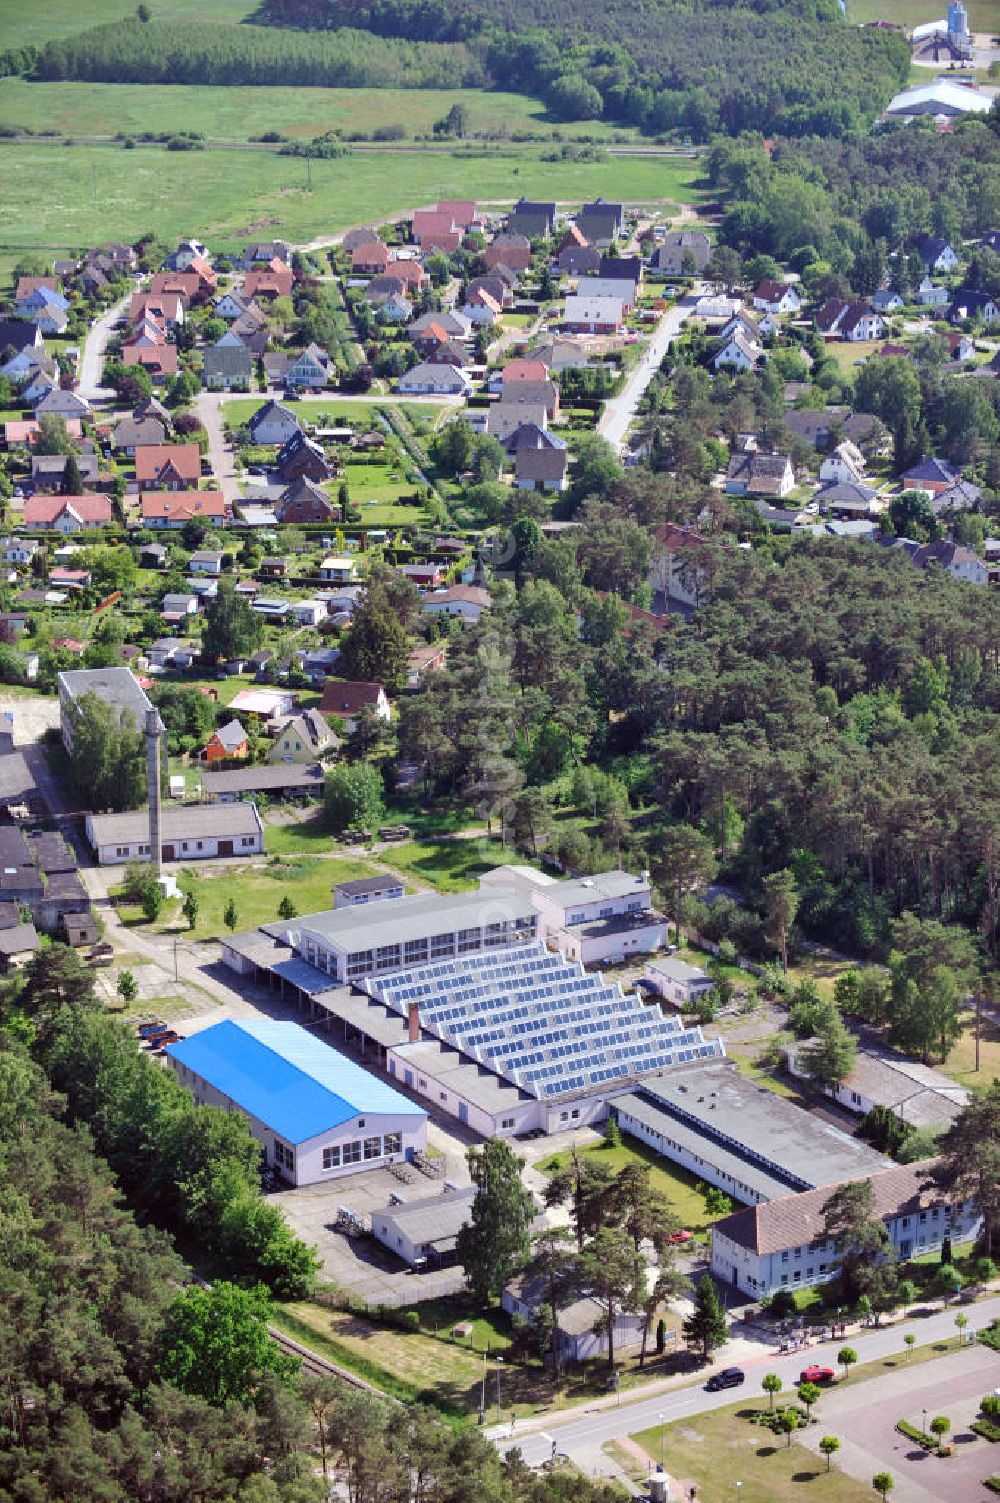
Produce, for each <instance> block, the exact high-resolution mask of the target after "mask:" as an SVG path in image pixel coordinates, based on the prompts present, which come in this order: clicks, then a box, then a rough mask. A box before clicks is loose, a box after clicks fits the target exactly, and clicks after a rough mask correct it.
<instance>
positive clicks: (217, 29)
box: [35, 21, 483, 89]
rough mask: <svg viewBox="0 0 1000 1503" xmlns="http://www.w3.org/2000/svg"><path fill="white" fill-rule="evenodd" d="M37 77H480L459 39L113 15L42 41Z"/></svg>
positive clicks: (430, 81) (204, 80)
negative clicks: (179, 23) (115, 18)
mask: <svg viewBox="0 0 1000 1503" xmlns="http://www.w3.org/2000/svg"><path fill="white" fill-rule="evenodd" d="M35 76H36V77H37V78H40V79H58V78H74V79H85V80H87V81H89V82H91V83H173V84H176V83H186V84H215V85H219V84H221V85H267V84H281V85H287V84H297V85H299V86H300V87H303V88H306V87H323V88H353V89H358V88H397V89H407V88H411V89H445V88H448V89H453V88H456V87H472V86H475V85H476V84H481V83H482V82H483V72H482V68H481V66H480V64H479V63H478V62H477V60H476V59H475V58H474V57H473V56H472V55H471V53H470V52H469V51H468V50H467V48H465V47H464V46H462V45H460V44H459V45H449V44H432V43H422V42H409V41H405V40H397V39H388V40H387V39H383V38H381V37H376V36H373V35H372V34H371V33H370V32H366V31H360V30H355V31H352V30H348V29H346V28H345V29H344V30H341V31H338V32H336V33H329V32H328V33H324V34H320V35H308V34H305V33H303V32H295V31H284V32H278V31H275V30H273V29H271V28H269V27H259V26H213V25H208V24H205V25H194V26H183V27H176V26H168V25H161V24H157V23H156V22H151V23H149V24H147V25H143V24H142V23H141V22H139V21H120V22H115V24H114V25H112V26H97V27H95V28H94V29H93V30H92V31H86V32H83V33H81V34H80V35H78V36H74V37H67V38H63V39H61V40H57V41H52V42H49V43H47V44H46V45H45V46H44V47H43V48H42V49H41V51H40V52H39V55H38V59H37V62H36V65H35Z"/></svg>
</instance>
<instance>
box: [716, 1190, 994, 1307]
mask: <svg viewBox="0 0 1000 1503" xmlns="http://www.w3.org/2000/svg"><path fill="white" fill-rule="evenodd" d="M933 1162H934V1161H933V1160H926V1161H924V1162H921V1163H918V1164H887V1165H886V1166H885V1167H883V1168H882V1169H877V1170H875V1171H874V1172H872V1173H869V1174H867V1175H865V1176H861V1175H858V1174H855V1175H852V1176H851V1178H853V1179H857V1178H862V1177H864V1178H866V1179H867V1180H868V1183H869V1184H870V1185H871V1187H872V1189H873V1190H874V1191H875V1210H876V1214H877V1215H878V1216H880V1217H881V1219H882V1220H883V1221H884V1222H885V1225H886V1227H887V1229H888V1232H889V1238H890V1241H891V1242H892V1245H893V1246H894V1247H895V1249H896V1251H897V1253H898V1254H899V1257H900V1258H901V1259H902V1260H904V1261H905V1260H906V1259H908V1258H914V1257H920V1256H922V1255H924V1254H926V1253H932V1252H935V1251H937V1250H938V1249H939V1248H940V1247H941V1244H942V1242H943V1241H944V1238H945V1237H946V1236H948V1237H950V1238H951V1239H952V1242H953V1243H960V1242H968V1241H969V1240H970V1239H971V1238H973V1237H974V1236H975V1235H976V1234H977V1232H978V1230H979V1227H980V1225H981V1223H982V1218H981V1216H980V1215H979V1212H978V1211H977V1210H976V1208H975V1205H974V1203H973V1202H972V1201H968V1200H966V1201H960V1202H958V1203H957V1204H956V1205H949V1204H948V1201H947V1197H946V1196H945V1195H944V1194H942V1192H941V1191H939V1190H932V1189H927V1188H926V1184H927V1180H928V1170H929V1169H930V1168H931V1165H932V1164H933ZM834 1188H835V1186H834V1185H832V1184H826V1185H824V1186H823V1187H822V1188H820V1189H815V1190H809V1191H805V1192H802V1193H800V1194H797V1195H783V1196H780V1197H778V1198H776V1199H774V1200H770V1201H768V1202H766V1203H765V1204H762V1205H754V1206H750V1207H748V1208H747V1209H745V1210H742V1211H735V1212H734V1213H733V1214H732V1215H731V1216H726V1217H724V1218H723V1219H722V1220H721V1221H717V1222H716V1224H715V1226H714V1227H713V1228H712V1262H711V1267H712V1272H713V1273H714V1274H715V1276H716V1278H717V1279H720V1280H721V1281H722V1282H724V1283H726V1284H729V1285H731V1287H732V1288H734V1289H739V1290H740V1291H741V1292H742V1293H743V1294H745V1295H747V1296H748V1297H749V1298H750V1299H753V1300H762V1299H766V1298H767V1297H768V1296H769V1295H772V1294H774V1293H775V1292H776V1291H777V1290H779V1289H789V1290H795V1289H806V1288H809V1287H810V1286H812V1285H814V1284H825V1283H828V1282H829V1281H830V1280H831V1279H834V1278H836V1276H837V1273H838V1271H839V1266H840V1265H839V1259H838V1257H837V1252H836V1249H835V1248H834V1246H833V1244H832V1242H830V1241H829V1240H828V1239H827V1237H826V1235H825V1230H824V1217H823V1206H824V1205H825V1204H826V1202H827V1201H828V1200H829V1198H830V1196H831V1194H832V1193H833V1190H834Z"/></svg>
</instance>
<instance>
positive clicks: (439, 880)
mask: <svg viewBox="0 0 1000 1503" xmlns="http://www.w3.org/2000/svg"><path fill="white" fill-rule="evenodd" d="M510 857H511V851H510V847H509V846H508V847H507V848H506V849H505V848H504V847H503V846H502V845H501V844H500V842H499V840H487V839H486V838H485V837H482V838H479V837H477V838H474V839H472V840H444V841H430V840H409V841H407V842H406V844H405V845H397V846H392V847H391V848H390V849H388V850H386V851H385V852H384V859H385V861H386V863H387V865H389V866H392V867H393V868H394V869H395V870H396V871H399V872H400V873H402V875H403V876H404V877H405V876H413V877H415V878H416V879H417V880H418V881H419V882H422V883H429V884H430V886H432V887H436V888H438V889H439V890H440V891H441V892H464V891H465V890H466V889H467V888H469V887H475V885H476V882H477V880H478V878H479V877H480V876H481V875H482V873H483V872H487V871H492V870H493V868H494V867H495V866H500V865H501V864H502V863H503V862H504V861H509V860H510Z"/></svg>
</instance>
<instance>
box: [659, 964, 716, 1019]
mask: <svg viewBox="0 0 1000 1503" xmlns="http://www.w3.org/2000/svg"><path fill="white" fill-rule="evenodd" d="M645 979H646V980H647V981H648V982H649V984H650V986H655V988H656V990H657V992H658V993H659V995H660V996H661V997H663V998H665V999H666V1001H668V1002H672V1003H674V1005H675V1006H676V1007H681V1008H689V1007H694V1005H695V1004H696V1003H697V1002H698V1000H699V998H701V997H705V996H707V995H708V993H709V992H710V991H711V990H712V988H713V987H714V985H715V983H714V981H713V980H712V978H711V976H710V975H709V974H708V972H707V971H704V970H702V968H701V966H699V965H688V964H687V963H686V962H685V961H683V960H678V959H677V958H676V956H674V955H667V956H664V957H663V958H662V959H656V960H648V961H647V962H646V970H645Z"/></svg>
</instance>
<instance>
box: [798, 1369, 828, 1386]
mask: <svg viewBox="0 0 1000 1503" xmlns="http://www.w3.org/2000/svg"><path fill="white" fill-rule="evenodd" d="M834 1376H835V1374H834V1371H833V1368H832V1367H815V1366H813V1367H804V1368H803V1369H802V1371H801V1372H800V1373H799V1382H800V1383H832V1382H833V1379H834Z"/></svg>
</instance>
